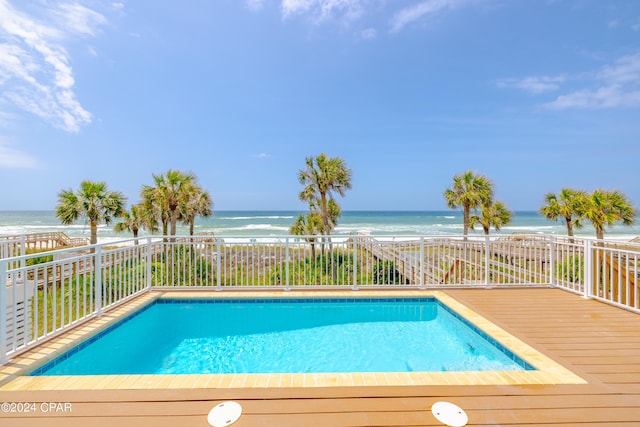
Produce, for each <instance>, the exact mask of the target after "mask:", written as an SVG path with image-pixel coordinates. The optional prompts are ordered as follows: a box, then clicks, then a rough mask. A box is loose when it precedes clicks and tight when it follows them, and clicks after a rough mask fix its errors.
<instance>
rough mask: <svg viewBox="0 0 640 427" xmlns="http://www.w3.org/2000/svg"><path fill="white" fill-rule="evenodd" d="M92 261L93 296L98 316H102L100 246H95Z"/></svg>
mask: <svg viewBox="0 0 640 427" xmlns="http://www.w3.org/2000/svg"><path fill="white" fill-rule="evenodd" d="M93 257H94V258H93V262H94V266H95V267H94V272H93V274H94V276H95V286H94V289H95V293H96V295H95V298H96V310H97V314H98V316H102V246H98V247H96V248H95V252H94V253H93Z"/></svg>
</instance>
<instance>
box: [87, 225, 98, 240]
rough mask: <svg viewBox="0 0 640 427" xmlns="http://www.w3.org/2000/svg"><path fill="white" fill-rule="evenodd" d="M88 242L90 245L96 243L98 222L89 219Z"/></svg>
mask: <svg viewBox="0 0 640 427" xmlns="http://www.w3.org/2000/svg"><path fill="white" fill-rule="evenodd" d="M89 243H90V244H92V245H95V244H96V243H98V223H97V222H96V221H93V220H91V239H89Z"/></svg>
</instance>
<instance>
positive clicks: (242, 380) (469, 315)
mask: <svg viewBox="0 0 640 427" xmlns="http://www.w3.org/2000/svg"><path fill="white" fill-rule="evenodd" d="M256 297H260V298H297V297H302V298H310V297H315V298H318V297H325V298H340V297H342V298H344V297H349V298H371V297H396V298H406V297H409V298H411V297H413V298H416V297H435V298H437V299H438V301H440V303H442V304H444V305H446V306H447V307H448V308H449V309H450V310H452V311H454V312H456V313H458V314H459V315H460V316H462V317H464V318H465V319H467V320H468V321H469V322H470V323H472V324H473V325H474V326H475V327H477V328H478V329H479V330H481V331H482V332H484V333H485V334H486V335H488V336H489V337H491V338H493V339H494V340H496V341H497V342H499V343H500V344H501V345H503V346H504V347H505V348H506V349H508V350H509V351H510V352H512V353H513V354H515V355H516V356H518V357H520V358H521V359H522V360H524V361H525V362H526V363H528V364H529V365H531V366H533V367H534V368H535V369H536V370H532V371H527V370H517V371H457V372H372V373H370V372H364V373H362V372H350V373H313V374H181V375H154V374H143V375H87V376H25V374H26V373H28V372H31V371H33V370H34V369H37V368H38V367H41V366H43V365H45V364H46V363H48V362H50V361H51V360H53V359H55V358H56V357H58V356H60V355H61V354H63V353H64V352H66V351H68V350H69V349H71V348H73V347H74V346H76V345H78V343H79V342H80V341H84V340H87V339H89V338H91V337H93V336H95V335H97V334H99V333H101V332H102V331H104V330H105V329H107V328H109V327H110V326H112V325H113V324H115V323H117V322H119V321H120V320H122V319H123V318H125V317H127V316H129V315H131V314H133V313H135V312H136V311H138V310H139V309H141V308H142V307H144V306H146V305H149V304H152V303H153V302H154V301H156V300H157V299H160V298H181V299H182V298H184V299H197V298H256ZM586 383H587V381H585V380H584V379H582V378H580V377H579V376H578V375H576V374H574V373H573V372H571V371H570V370H569V369H567V368H565V367H564V366H562V365H560V364H559V363H557V362H555V361H554V360H552V359H551V358H549V357H548V356H546V355H544V354H543V353H541V352H539V351H537V350H535V349H534V348H533V347H531V346H529V345H528V344H526V343H525V342H524V341H522V340H520V339H518V338H517V337H515V336H513V335H511V334H510V333H508V332H506V331H505V330H504V329H502V328H500V327H498V326H497V325H495V324H494V323H492V322H490V321H489V320H487V319H485V318H484V317H483V316H481V315H479V314H478V313H476V312H475V311H473V310H471V309H470V308H468V307H467V306H465V305H464V304H462V303H460V302H459V301H457V300H456V299H455V298H453V297H451V296H450V295H448V294H446V293H445V292H443V291H437V290H408V291H404V290H403V291H388V290H385V291H383V290H358V291H357V292H356V291H352V290H332V291H323V292H317V291H302V290H291V291H286V292H283V291H225V292H218V291H184V290H163V291H152V292H149V293H145V294H142V295H140V296H138V297H136V298H133V299H132V300H130V301H128V302H127V303H125V304H123V305H121V306H118V307H115V308H114V309H112V310H109V311H106V312H105V314H104V315H103V316H101V317H97V318H94V319H91V320H89V321H87V322H86V323H83V324H82V325H79V326H78V327H76V328H73V329H72V330H70V331H68V332H67V333H64V334H62V335H60V336H58V337H55V338H52V339H51V340H50V341H46V342H44V343H43V344H42V345H39V346H37V347H35V348H33V349H32V350H29V351H27V352H25V353H23V354H20V355H18V356H17V357H15V358H14V359H13V360H11V361H10V362H9V363H8V364H6V365H3V366H0V391H17V390H21V391H24V390H92V389H96V390H98V389H108V390H113V389H115V390H118V389H157V388H166V389H180V388H273V387H279V388H286V387H294V388H295V387H350V386H412V385H416V386H417V385H551V384H586Z"/></svg>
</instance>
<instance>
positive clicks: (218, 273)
mask: <svg viewBox="0 0 640 427" xmlns="http://www.w3.org/2000/svg"><path fill="white" fill-rule="evenodd" d="M220 258H222V253H221V252H220V238H219V237H216V291H221V290H222V280H221V277H220V276H221V274H222V273H221V271H220V266H221V264H222V263H221V262H220Z"/></svg>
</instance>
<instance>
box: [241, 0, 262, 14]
mask: <svg viewBox="0 0 640 427" xmlns="http://www.w3.org/2000/svg"><path fill="white" fill-rule="evenodd" d="M264 1H265V0H245V2H244V3H245V5H246V6H247V9H249V10H250V11H252V12H258V11H260V10H262V8H263V7H264Z"/></svg>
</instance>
